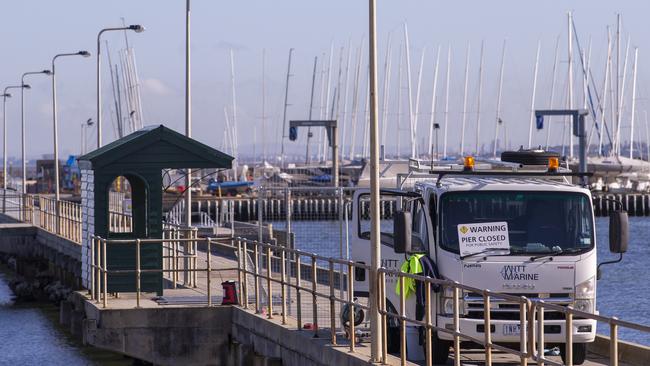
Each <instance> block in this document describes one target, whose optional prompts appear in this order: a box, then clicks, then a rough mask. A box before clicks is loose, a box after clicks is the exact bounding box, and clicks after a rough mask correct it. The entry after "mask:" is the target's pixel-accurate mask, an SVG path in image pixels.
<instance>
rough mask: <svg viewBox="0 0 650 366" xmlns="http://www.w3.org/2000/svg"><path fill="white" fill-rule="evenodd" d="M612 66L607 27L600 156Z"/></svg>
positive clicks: (610, 41) (610, 45) (610, 39)
mask: <svg viewBox="0 0 650 366" xmlns="http://www.w3.org/2000/svg"><path fill="white" fill-rule="evenodd" d="M611 64H612V37H611V33H610V30H609V27H607V62H606V63H605V81H604V82H603V99H602V100H601V102H600V126H601V128H602V130H601V131H600V135H599V136H598V156H602V155H603V137H604V135H605V133H604V132H605V130H606V126H605V110H606V107H607V94H609V93H608V92H607V88H608V86H609V84H610V83H611V81H610V70H611Z"/></svg>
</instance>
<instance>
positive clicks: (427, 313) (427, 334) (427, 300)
mask: <svg viewBox="0 0 650 366" xmlns="http://www.w3.org/2000/svg"><path fill="white" fill-rule="evenodd" d="M424 284H425V289H424V320H425V322H426V327H425V328H424V358H425V360H426V363H425V364H426V365H431V364H432V363H433V362H432V360H431V325H432V324H431V282H429V281H426V282H425V283H424ZM454 289H455V288H454ZM380 295H381V294H380ZM382 298H383V297H380V299H382ZM455 316H456V310H455V309H454V317H455ZM454 339H455V338H454Z"/></svg>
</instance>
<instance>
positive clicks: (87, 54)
mask: <svg viewBox="0 0 650 366" xmlns="http://www.w3.org/2000/svg"><path fill="white" fill-rule="evenodd" d="M77 54H78V55H80V56H83V57H90V52H88V51H79V52H77Z"/></svg>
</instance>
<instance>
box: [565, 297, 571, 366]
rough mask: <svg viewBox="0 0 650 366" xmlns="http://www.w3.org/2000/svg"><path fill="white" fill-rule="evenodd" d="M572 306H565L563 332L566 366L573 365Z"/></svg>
mask: <svg viewBox="0 0 650 366" xmlns="http://www.w3.org/2000/svg"><path fill="white" fill-rule="evenodd" d="M571 310H573V307H571V306H567V308H566V312H565V314H566V316H565V318H566V326H565V328H566V329H565V330H564V333H565V335H566V344H565V345H564V350H565V351H564V352H565V353H566V357H565V359H566V366H573V313H572V312H571Z"/></svg>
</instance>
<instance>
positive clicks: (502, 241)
mask: <svg viewBox="0 0 650 366" xmlns="http://www.w3.org/2000/svg"><path fill="white" fill-rule="evenodd" d="M549 156H550V158H549ZM508 160H509V161H508ZM417 165H419V163H418V164H417ZM412 168H413V169H412V172H411V173H410V174H409V175H408V176H407V177H403V178H404V179H402V182H403V184H402V187H400V188H401V189H397V190H382V200H393V201H399V204H397V207H398V208H400V209H399V210H397V211H396V212H395V213H394V220H395V221H392V220H382V221H381V231H382V234H381V259H382V266H383V267H386V268H389V269H394V270H399V269H400V266H401V265H402V263H404V262H405V261H406V260H407V258H408V256H409V255H410V254H411V253H415V252H417V253H425V255H426V256H427V257H428V258H429V259H430V260H431V261H432V262H433V264H434V265H435V266H436V267H437V271H438V273H439V276H440V278H442V279H446V280H451V281H457V282H459V283H462V284H464V285H467V286H471V287H474V288H478V289H490V290H492V291H495V292H501V293H507V294H512V295H516V296H526V297H527V298H529V299H531V300H537V299H543V300H544V301H545V302H547V303H552V304H559V305H564V306H569V305H570V306H573V308H575V309H577V310H581V311H584V312H590V313H597V310H596V280H597V277H598V276H597V267H598V264H597V260H596V237H595V230H594V223H595V221H594V213H593V208H592V207H593V206H592V198H591V192H590V191H589V190H588V189H587V188H584V187H583V186H579V185H574V184H572V179H573V178H576V174H574V173H571V172H570V171H569V170H568V169H563V168H561V167H559V164H558V159H557V157H553V156H552V155H549V153H542V152H538V151H537V152H536V151H519V152H510V154H504V156H502V161H501V162H492V163H476V164H475V163H474V161H473V159H472V158H471V157H468V158H466V159H465V164H464V166H463V165H460V164H448V165H437V166H431V167H427V168H426V169H424V170H423V172H422V173H418V172H417V170H418V169H417V167H416V166H413V167H412ZM431 169H433V170H431ZM420 170H421V169H420ZM421 171H422V170H421ZM368 199H369V192H368V191H359V192H357V193H356V194H355V197H354V203H353V217H352V220H353V225H352V226H353V228H354V230H353V231H352V233H353V235H352V237H353V239H352V241H351V248H350V252H351V253H350V254H351V258H352V260H354V261H356V262H364V263H369V262H370V232H369V230H370V229H369V227H370V226H369V223H368V217H367V214H366V213H365V210H362V208H363V206H364V201H367V200H368ZM362 211H363V212H362ZM393 222H395V223H397V222H402V223H403V222H411V224H410V225H409V226H408V227H405V225H401V224H400V225H397V224H396V225H393ZM398 231H400V232H398ZM400 237H401V238H404V237H410V238H411V240H410V246H411V248H408V246H407V247H405V244H404V243H401V242H399V241H398V240H396V238H400ZM626 249H627V214H626V213H625V212H623V211H616V212H613V213H611V215H610V250H611V251H612V252H614V253H620V254H621V255H622V253H623V252H625V251H626ZM355 277H356V278H355V287H354V289H355V296H357V297H363V296H367V294H368V277H369V276H366V275H365V274H364V273H363V271H360V273H357V274H356V275H355ZM387 281H392V283H390V282H389V283H387V285H386V306H387V309H388V311H391V309H393V310H392V311H393V312H396V311H395V310H394V309H398V308H399V296H398V295H397V294H396V291H395V290H394V288H395V281H396V280H395V279H394V278H392V279H391V278H390V277H387ZM452 294H453V290H452V289H451V288H443V289H441V291H439V292H437V293H433V294H432V299H435V301H433V300H432V309H433V310H432V311H433V316H432V319H433V322H434V325H435V326H436V327H438V328H443V329H453V316H452V315H453V298H452V296H453V295H452ZM460 299H461V302H460V331H461V333H463V334H467V335H470V336H473V337H475V338H478V339H481V338H482V337H483V336H484V333H483V332H484V314H483V309H484V307H483V296H482V294H480V293H471V292H468V291H462V292H461V296H460ZM415 302H416V300H415V296H410V297H409V298H408V299H407V306H406V310H407V311H406V316H407V317H408V318H410V319H415V318H416V314H415V313H416V312H415V307H416V304H415ZM514 304H515V303H509V302H507V301H499V300H498V299H494V301H493V303H492V307H491V309H492V310H491V312H490V316H491V324H492V327H491V328H492V329H491V332H492V335H491V337H492V338H491V339H492V342H495V343H503V344H518V343H519V341H520V332H521V329H520V320H519V319H520V316H519V307H518V306H513V305H514ZM544 318H545V327H544V328H545V329H544V331H545V338H544V339H545V342H546V344H547V346H548V347H550V346H557V347H559V349H560V354H561V356H562V358H563V360H564V358H565V357H566V347H565V344H564V342H565V339H566V338H565V332H566V331H567V329H565V325H566V320H565V315H564V313H562V312H557V311H550V310H546V311H545V313H544ZM388 327H389V329H388V332H389V335H388V338H389V347H390V348H392V350H393V351H398V350H399V342H392V341H391V339H394V337H395V335H396V334H399V328H398V327H399V324H398V322H397V321H396V320H391V321H389V324H388ZM571 331H572V332H573V342H574V344H573V362H574V364H581V363H583V362H584V360H585V357H586V353H587V347H586V345H587V343H589V342H593V341H594V338H595V334H596V321H595V320H591V319H584V318H580V317H575V319H574V320H573V329H572V330H571ZM410 334H414V332H410ZM415 334H416V333H415ZM407 338H408V340H407V348H408V349H409V352H408V355H409V357H410V358H417V357H418V356H417V354H418V352H411V351H412V350H413V349H417V348H419V351H420V352H419V353H420V354H421V355H422V357H423V351H421V349H422V348H421V347H422V343H423V341H422V337H421V336H420V337H418V336H409V337H407ZM432 339H433V344H432V359H433V361H434V363H444V362H445V361H446V360H447V358H448V355H449V351H450V347H451V346H452V344H453V343H452V339H453V338H452V336H451V335H449V334H447V333H444V332H440V331H438V332H433V337H432ZM395 344H396V345H395ZM395 347H398V348H397V350H396V349H395Z"/></svg>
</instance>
